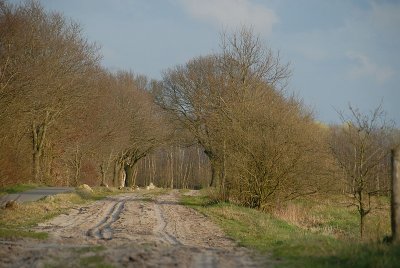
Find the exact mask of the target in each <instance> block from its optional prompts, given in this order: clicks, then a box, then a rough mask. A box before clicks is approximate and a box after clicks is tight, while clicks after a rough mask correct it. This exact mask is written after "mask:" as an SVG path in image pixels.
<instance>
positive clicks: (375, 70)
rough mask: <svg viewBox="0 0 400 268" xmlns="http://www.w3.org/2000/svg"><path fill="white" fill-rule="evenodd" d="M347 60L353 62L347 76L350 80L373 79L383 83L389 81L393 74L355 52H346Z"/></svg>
mask: <svg viewBox="0 0 400 268" xmlns="http://www.w3.org/2000/svg"><path fill="white" fill-rule="evenodd" d="M347 56H348V58H349V59H351V60H353V61H354V62H355V66H353V67H352V68H351V69H350V70H349V72H348V74H349V75H350V77H351V78H355V79H358V78H363V77H373V78H374V79H376V80H377V81H378V82H381V83H382V82H385V81H387V80H388V79H390V78H391V77H392V76H393V75H394V74H395V72H394V70H393V69H392V68H390V67H387V66H379V65H378V64H376V63H374V62H372V61H371V59H370V58H369V57H367V56H365V55H363V54H360V53H357V52H348V53H347Z"/></svg>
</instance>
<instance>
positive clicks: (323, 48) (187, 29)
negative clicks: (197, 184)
mask: <svg viewBox="0 0 400 268" xmlns="http://www.w3.org/2000/svg"><path fill="white" fill-rule="evenodd" d="M9 2H11V3H19V2H20V1H19V0H11V1H10V0H9ZM39 2H40V3H41V4H42V5H43V6H44V7H45V8H46V9H47V10H49V11H59V12H61V13H63V14H64V15H65V16H66V17H69V18H72V19H73V20H74V21H77V22H78V23H80V24H81V26H82V28H83V34H84V35H85V36H86V37H87V38H88V40H89V41H91V42H96V43H97V44H98V45H99V46H101V53H102V55H103V59H102V63H103V65H104V66H105V67H106V68H108V69H109V70H111V71H116V70H131V71H133V72H135V73H137V74H145V75H147V76H149V77H150V78H155V79H161V77H162V73H163V71H164V70H166V69H167V68H170V67H173V66H175V65H178V64H184V63H186V62H187V61H188V60H190V59H191V58H194V57H197V56H201V55H207V54H210V53H214V52H218V51H219V50H220V48H219V41H220V33H221V31H222V30H223V29H225V30H227V31H234V30H235V29H238V28H239V27H241V26H243V25H247V26H251V27H253V29H254V32H255V33H256V34H258V35H260V37H261V38H262V40H263V41H264V42H265V45H266V46H268V47H270V48H272V49H273V50H274V51H276V52H277V51H279V53H280V56H281V58H282V59H283V60H284V61H285V62H290V66H291V70H292V72H293V75H292V77H291V79H290V84H289V87H288V91H289V92H293V93H294V94H296V96H298V97H299V98H301V99H302V100H303V101H304V103H305V104H306V105H307V106H309V107H311V108H312V110H313V111H314V113H315V117H316V119H317V120H319V121H322V122H325V123H337V122H338V121H339V117H338V114H337V111H338V110H339V111H345V112H346V109H347V107H348V105H349V104H351V105H352V106H355V107H358V108H360V110H361V111H362V112H364V113H368V112H369V111H371V110H373V109H374V108H376V107H377V106H378V105H379V104H380V103H382V104H383V108H384V109H385V110H386V112H387V118H388V119H391V120H394V121H395V123H396V125H397V126H400V0H352V1H347V0H329V1H321V0H67V1H66V0H39Z"/></svg>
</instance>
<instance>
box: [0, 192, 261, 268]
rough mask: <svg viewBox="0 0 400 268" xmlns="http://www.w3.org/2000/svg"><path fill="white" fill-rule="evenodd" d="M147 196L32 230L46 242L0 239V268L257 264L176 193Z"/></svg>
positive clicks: (74, 213)
mask: <svg viewBox="0 0 400 268" xmlns="http://www.w3.org/2000/svg"><path fill="white" fill-rule="evenodd" d="M145 193H148V191H137V192H134V193H131V194H124V195H119V196H114V197H109V198H107V199H104V200H101V201H97V202H95V203H92V204H91V205H89V206H82V207H76V208H74V209H72V210H70V211H69V212H68V213H66V214H62V215H60V216H58V217H56V218H54V219H52V220H50V221H48V222H45V223H42V224H40V225H39V226H38V227H35V231H44V232H48V233H49V234H50V236H49V238H48V239H46V240H44V241H37V240H28V239H23V240H16V241H1V240H0V267H258V266H260V265H261V263H260V262H257V261H255V258H254V256H253V255H252V254H251V252H250V251H248V250H246V249H244V248H241V247H238V246H237V245H236V244H235V242H234V241H232V240H231V239H229V238H227V237H226V235H225V234H224V233H223V232H222V230H221V229H219V228H218V227H217V226H216V225H215V224H213V223H212V222H211V221H210V220H209V219H208V218H206V217H205V216H203V215H202V214H200V213H198V212H196V211H195V210H193V209H191V208H187V207H185V206H182V205H180V204H179V202H178V200H179V192H178V191H171V192H169V193H168V194H164V195H158V196H154V197H152V198H149V197H148V195H146V194H145ZM189 194H196V192H195V191H191V192H190V193H189Z"/></svg>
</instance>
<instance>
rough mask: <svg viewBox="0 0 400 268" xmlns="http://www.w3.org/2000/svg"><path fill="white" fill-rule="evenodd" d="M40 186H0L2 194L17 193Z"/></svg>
mask: <svg viewBox="0 0 400 268" xmlns="http://www.w3.org/2000/svg"><path fill="white" fill-rule="evenodd" d="M37 187H39V185H37V184H15V185H10V186H6V187H1V188H0V195H4V194H16V193H21V192H25V191H27V190H31V189H35V188H37Z"/></svg>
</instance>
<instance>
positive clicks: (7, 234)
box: [0, 228, 49, 240]
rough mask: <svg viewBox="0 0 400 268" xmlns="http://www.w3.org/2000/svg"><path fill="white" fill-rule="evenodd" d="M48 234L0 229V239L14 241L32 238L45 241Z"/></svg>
mask: <svg viewBox="0 0 400 268" xmlns="http://www.w3.org/2000/svg"><path fill="white" fill-rule="evenodd" d="M48 236H49V235H48V233H44V232H33V231H29V230H28V231H27V230H21V229H13V228H4V229H3V228H0V238H4V239H8V240H10V239H15V238H21V237H24V238H34V239H46V238H47V237H48Z"/></svg>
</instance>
